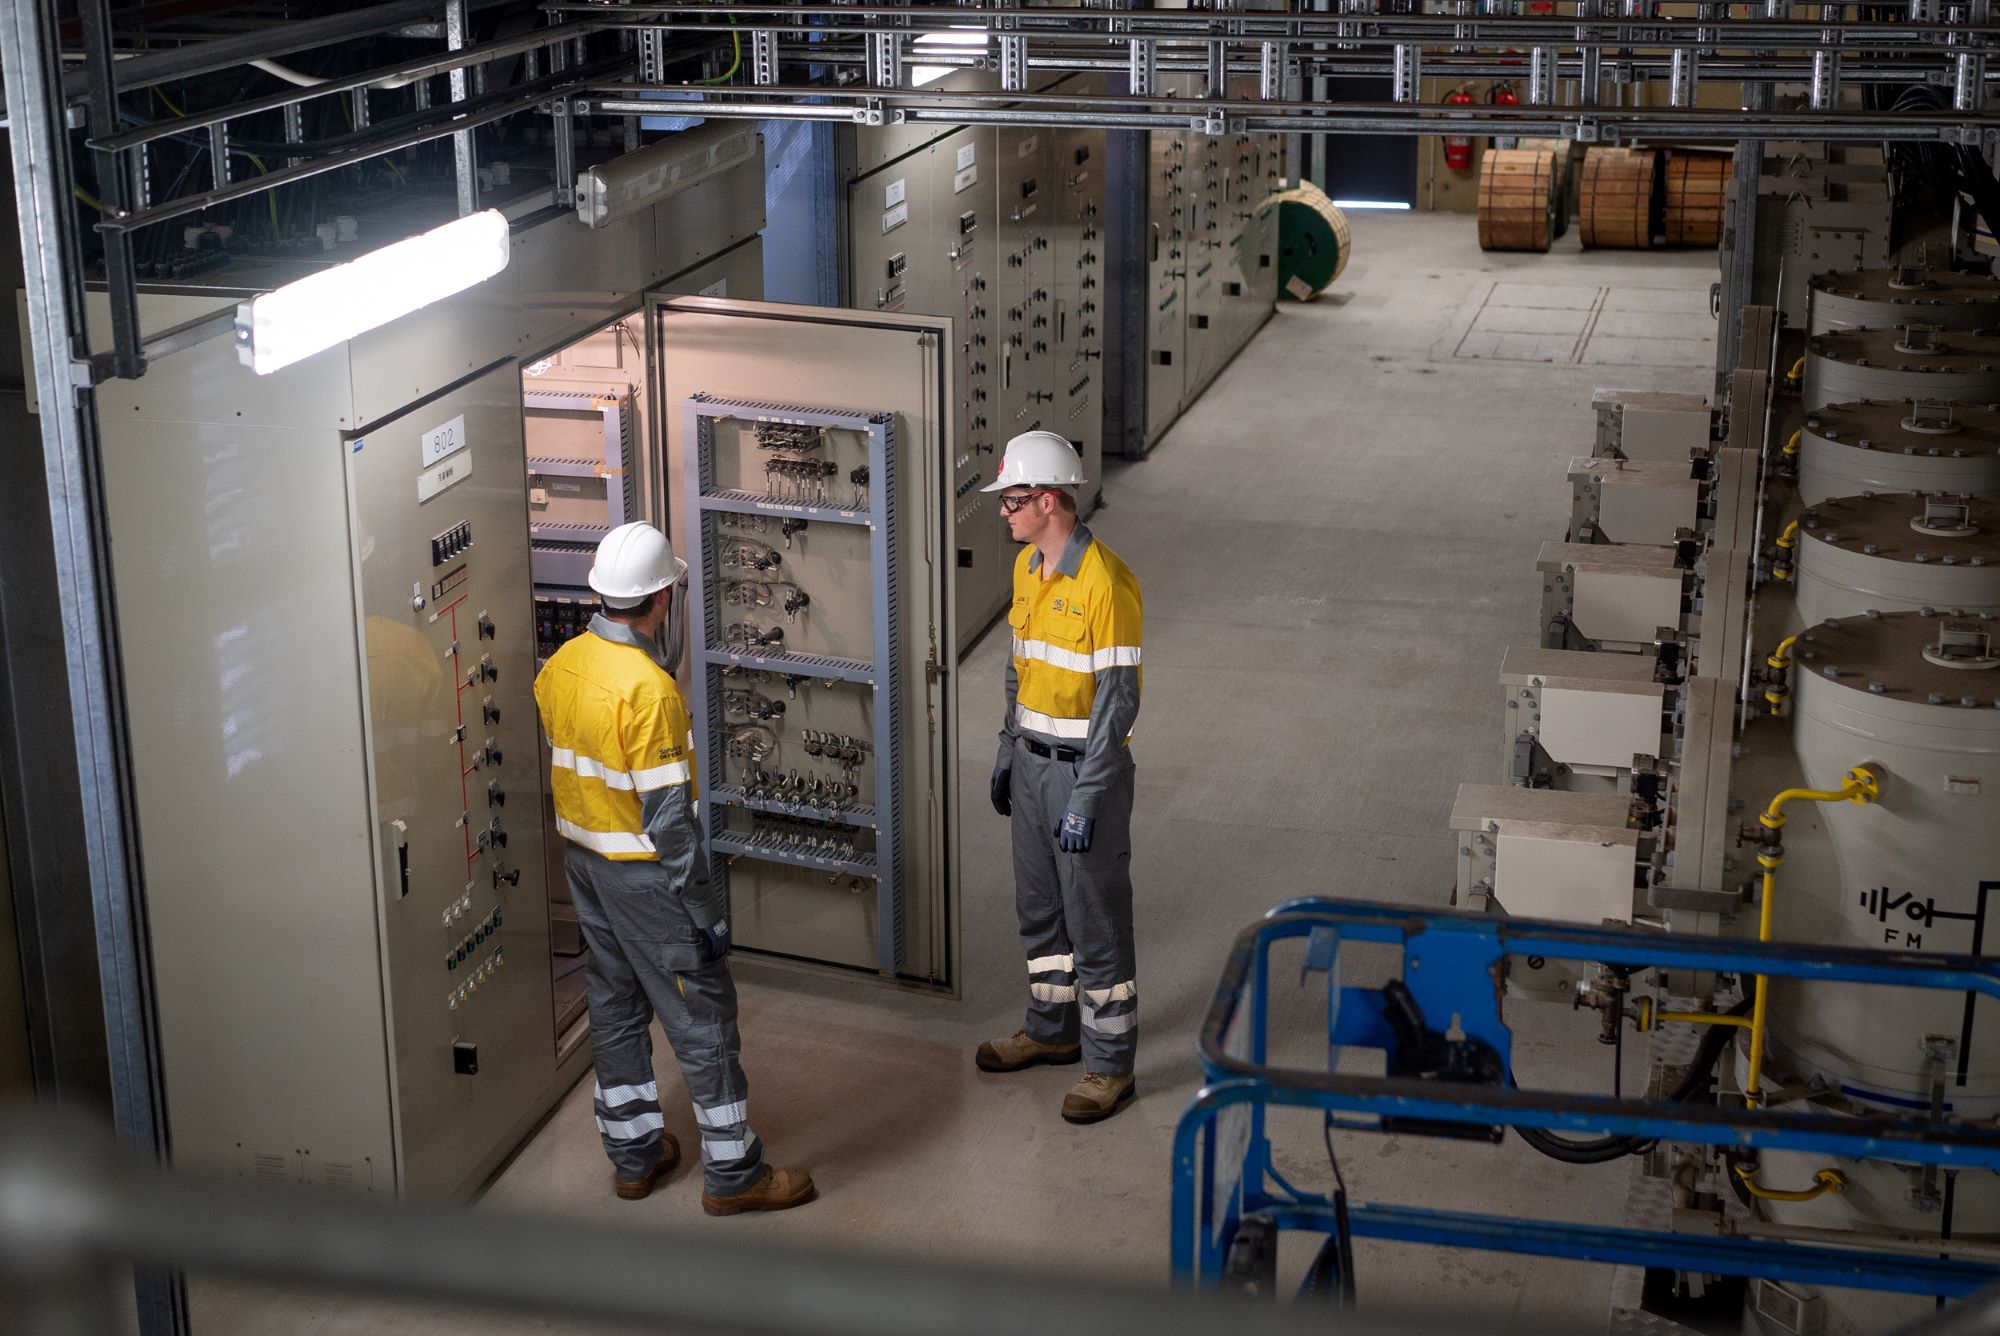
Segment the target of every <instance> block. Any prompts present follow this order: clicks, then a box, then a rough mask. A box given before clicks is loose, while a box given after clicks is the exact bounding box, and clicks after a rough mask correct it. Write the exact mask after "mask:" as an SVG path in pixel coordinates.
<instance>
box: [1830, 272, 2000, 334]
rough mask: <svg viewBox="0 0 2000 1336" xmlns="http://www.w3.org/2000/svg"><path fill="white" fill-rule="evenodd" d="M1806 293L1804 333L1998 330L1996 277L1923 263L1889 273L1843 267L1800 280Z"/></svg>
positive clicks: (1999, 281) (1999, 295) (1999, 313)
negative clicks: (1933, 327) (1901, 328)
mask: <svg viewBox="0 0 2000 1336" xmlns="http://www.w3.org/2000/svg"><path fill="white" fill-rule="evenodd" d="M1806 287H1807V288H1808V289H1809V291H1810V293H1811V300H1812V316H1811V323H1810V325H1809V327H1808V328H1809V332H1811V333H1814V334H1823V333H1825V332H1826V331H1827V330H1830V329H1893V328H1895V327H1896V326H1897V325H1908V324H1922V325H1938V326H1940V327H1942V328H1944V329H1992V328H1994V327H1995V326H2000V279H1995V278H1993V277H1992V276H1990V275H1987V274H1961V273H1956V272H1954V271H1952V270H1949V269H1932V268H1929V267H1928V266H1926V265H1921V264H1911V265H1899V266H1897V267H1896V268H1893V269H1843V270H1838V271H1834V272H1829V273H1824V274H1814V275H1813V276H1812V277H1811V278H1809V279H1808V280H1806Z"/></svg>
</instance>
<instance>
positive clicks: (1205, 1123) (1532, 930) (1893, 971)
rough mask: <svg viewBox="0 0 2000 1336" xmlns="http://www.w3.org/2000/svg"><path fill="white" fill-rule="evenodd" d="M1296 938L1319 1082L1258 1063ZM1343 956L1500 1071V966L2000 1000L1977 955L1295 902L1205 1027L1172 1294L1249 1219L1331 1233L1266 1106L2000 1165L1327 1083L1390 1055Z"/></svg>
mask: <svg viewBox="0 0 2000 1336" xmlns="http://www.w3.org/2000/svg"><path fill="white" fill-rule="evenodd" d="M1297 937H1304V938H1306V939H1307V947H1306V970H1307V971H1308V972H1310V971H1312V970H1325V971H1326V972H1327V976H1328V977H1327V1013H1328V1029H1329V1035H1328V1039H1329V1043H1330V1045H1331V1046H1332V1047H1331V1051H1330V1053H1329V1061H1328V1064H1327V1066H1328V1069H1327V1070H1317V1069H1310V1070H1309V1069H1293V1068H1285V1067H1275V1066H1271V1065H1270V1064H1269V1062H1268V1048H1269V1045H1268V1041H1269V1035H1268V1033H1267V1030H1268V1025H1269V1021H1270V1014H1271V1013H1270V987H1269V976H1270V948H1271V946H1272V944H1273V943H1274V942H1278V941H1283V940H1286V939H1290V938H1297ZM1346 942H1374V943H1386V944H1391V945H1396V946H1400V947H1401V948H1402V949H1403V976H1402V977H1403V982H1404V983H1405V984H1406V985H1407V986H1408V988H1409V989H1410V992H1411V994H1412V995H1413V996H1414V997H1415V999H1416V1001H1417V1002H1418V1003H1419V1004H1420V1005H1421V1007H1422V1008H1423V1012H1424V1014H1425V1016H1426V1017H1432V1018H1437V1022H1438V1023H1439V1024H1442V1023H1443V1021H1445V1020H1446V1019H1451V1020H1453V1021H1455V1023H1456V1026H1457V1029H1458V1030H1460V1031H1462V1032H1463V1033H1464V1035H1465V1037H1466V1038H1468V1039H1476V1040H1482V1041H1484V1042H1485V1043H1486V1044H1489V1045H1491V1046H1492V1048H1493V1050H1494V1052H1495V1053H1497V1054H1498V1056H1499V1057H1500V1059H1501V1061H1502V1063H1503V1064H1504V1065H1505V1070H1507V1071H1509V1072H1511V1070H1512V1056H1511V1054H1512V1048H1511V1043H1512V1036H1511V1034H1510V1033H1509V1031H1508V1029H1507V1026H1506V1023H1505V1022H1504V1021H1503V1020H1502V1019H1501V1015H1500V998H1501V992H1502V984H1501V980H1502V970H1503V967H1504V962H1505V958H1506V957H1507V956H1509V955H1529V954H1532V955H1539V956H1543V957H1545V958H1551V959H1557V960H1577V961H1588V962H1596V963H1599V964H1615V965H1620V966H1627V967H1632V968H1634V969H1646V968H1651V967H1657V966H1669V967H1674V968H1677V969H1682V970H1705V971H1713V972H1716V973H1723V974H1734V975H1738V976H1745V977H1747V976H1752V975H1758V974H1762V975H1767V976H1770V977H1772V978H1785V979H1809V980H1818V981H1824V982H1842V983H1854V984H1868V985H1883V986H1893V987H1902V988H1935V989H1942V990H1945V991H1951V992H1965V993H1968V994H1973V993H1977V994H1984V995H1986V996H1988V997H2000V961H1992V960H1986V959H1982V958H1980V957H1976V956H1963V955H1944V954H1926V953H1919V952H1898V951H1870V950H1855V949H1845V948H1832V947H1820V946H1802V945H1796V944H1792V943H1783V942H1765V943H1759V942H1734V941H1719V940H1715V939H1710V938H1698V937H1676V936H1672V935H1668V934H1665V933H1659V932H1647V931H1643V930H1635V929H1629V928H1591V927H1583V926H1579V925H1576V924H1568V923H1552V922H1546V921H1539V920H1532V919H1509V918H1500V917H1495V916H1491V915H1485V914H1468V913H1457V912H1425V911H1419V910H1412V909H1407V908H1403V907H1400V906H1396V905H1388V904H1380V903H1375V902H1370V901H1339V900H1331V899H1317V898H1314V899H1302V900H1294V901H1291V902H1290V903H1288V904H1284V905H1281V906H1279V907H1278V908H1277V909H1274V910H1272V911H1271V912H1270V913H1269V914H1268V915H1266V916H1265V918H1264V919H1263V920H1262V921H1261V922H1259V923H1256V924H1253V925H1252V926H1251V927H1249V928H1247V929H1245V930H1244V932H1243V933H1242V934H1241V935H1240V936H1238V937H1237V939H1236V942H1235V945H1234V946H1233V947H1232V948H1231V950H1230V954H1229V960H1228V964H1227V966H1226V968H1225V969H1224V971H1223V976H1222V980H1221V982H1220V983H1219V984H1218V985H1217V987H1216V992H1215V999H1214V1001H1213V1002H1212V1003H1211V1005H1210V1007H1209V1012H1208V1016H1207V1019H1206V1020H1205V1022H1204V1023H1203V1026H1202V1031H1201V1054H1200V1056H1201V1064H1202V1074H1203V1088H1202V1089H1201V1090H1200V1091H1199V1092H1198V1093H1197V1094H1196V1095H1195V1097H1194V1099H1193V1101H1192V1102H1191V1103H1190V1105H1189V1107H1188V1110H1187V1112H1186V1113H1185V1114H1183V1115H1182V1117H1181V1121H1180V1125H1179V1128H1178V1129H1177V1130H1176V1133H1175V1137H1174V1195H1173V1217H1172V1228H1173V1276H1174V1279H1175V1281H1176V1283H1179V1284H1184V1285H1201V1286H1213V1285H1215V1284H1216V1283H1217V1282H1218V1281H1219V1280H1220V1278H1221V1276H1222V1268H1223V1263H1224V1260H1225V1258H1226V1257H1227V1255H1228V1252H1229V1248H1230V1244H1231V1242H1232V1240H1233V1239H1234V1238H1235V1235H1236V1231H1237V1227H1238V1225H1239V1224H1240V1222H1241V1221H1242V1220H1243V1219H1244V1218H1245V1217H1246V1216H1250V1215H1260V1216H1266V1217H1269V1218H1271V1219H1272V1220H1273V1222H1274V1223H1275V1224H1276V1226H1277V1227H1278V1228H1279V1229H1284V1230H1305V1231H1316V1232H1321V1233H1326V1234H1335V1233H1336V1232H1337V1231H1338V1230H1339V1228H1340V1225H1339V1218H1338V1215H1337V1213H1336V1209H1335V1203H1334V1201H1333V1200H1332V1198H1330V1197H1328V1196H1326V1195H1322V1194H1316V1193H1310V1192H1304V1191H1301V1190H1299V1189H1297V1188H1295V1187H1293V1186H1292V1185H1291V1184H1289V1183H1287V1182H1286V1181H1285V1180H1284V1179H1283V1178H1282V1177H1281V1176H1280V1175H1279V1174H1278V1172H1277V1170H1276V1168H1275V1167H1274V1166H1273V1164H1272V1159H1271V1145H1270V1142H1269V1140H1268V1139H1267V1137H1266V1135H1265V1121H1264V1119H1265V1109H1266V1107H1267V1106H1269V1105H1274V1104H1276V1105H1287V1106H1292V1107H1297V1108H1308V1109H1319V1110H1322V1111H1324V1115H1325V1117H1326V1118H1327V1120H1328V1123H1329V1125H1330V1126H1331V1127H1332V1128H1336V1129H1338V1128H1347V1129H1357V1130H1372V1131H1380V1130H1382V1120H1384V1119H1398V1120H1402V1119H1421V1120H1425V1121H1428V1122H1432V1123H1439V1124H1452V1125H1455V1126H1457V1127H1459V1128H1462V1129H1465V1130H1466V1131H1476V1130H1478V1129H1488V1128H1494V1127H1517V1128H1519V1127H1528V1128H1547V1129H1551V1130H1555V1131H1564V1132H1580V1133H1588V1134H1592V1135H1623V1136H1631V1137H1635V1138H1641V1139H1659V1140H1663V1141H1678V1142H1688V1143H1697V1144H1704V1145H1712V1146H1731V1147H1739V1148H1743V1149H1763V1148H1768V1149H1772V1150H1792V1151H1806V1152H1813V1153H1818V1154H1824V1155H1827V1156H1830V1157H1835V1158H1841V1159H1850V1160H1888V1161H1894V1162H1897V1163H1904V1164H1931V1165H1939V1166H1942V1167H1944V1168H1946V1169H1984V1170H1993V1169H2000V1131H1996V1130H1994V1129H1992V1128H1986V1127H1972V1126H1968V1125H1966V1124H1963V1123H1955V1122H1951V1121H1949V1120H1942V1121H1934V1120H1932V1119H1931V1118H1930V1117H1929V1116H1918V1115H1911V1116H1905V1117H1883V1118H1879V1119H1877V1118H1870V1119H1867V1120H1863V1119H1859V1118H1848V1117H1839V1116H1835V1115H1829V1114H1819V1113H1796V1112H1785V1111H1779V1110H1770V1109H1747V1108H1745V1109H1727V1108H1722V1107H1719V1106H1717V1105H1714V1104H1712V1103H1706V1102H1702V1103H1696V1102H1689V1103H1684V1104H1682V1103H1672V1102H1668V1101H1662V1100H1644V1099H1615V1098H1610V1097H1607V1096H1597V1095H1576V1094H1568V1093H1554V1092H1548V1091H1539V1090H1523V1089H1520V1088H1518V1087H1516V1086H1514V1085H1512V1084H1511V1083H1510V1084H1506V1085H1479V1084H1470V1083H1465V1082H1448V1081H1438V1080H1419V1079H1414V1078H1410V1077H1395V1076H1364V1075H1353V1074H1347V1073H1341V1072H1336V1071H1333V1070H1331V1069H1332V1067H1333V1066H1334V1062H1333V1059H1334V1058H1337V1056H1338V1054H1339V1050H1340V1049H1341V1048H1343V1047H1354V1048H1372V1049H1380V1050H1387V1051H1393V1049H1394V1046H1395V1042H1396V1041H1395V1037H1394V1034H1393V1032H1392V1031H1391V1030H1390V1028H1389V1026H1388V1024H1387V1021H1386V1020H1385V1015H1384V1000H1383V994H1382V992H1381V991H1380V990H1378V989H1372V988H1354V987H1344V986H1342V984H1341V982H1340V947H1341V946H1342V944H1344V943H1346ZM1345 1217H1346V1228H1347V1231H1348V1233H1349V1234H1350V1235H1351V1236H1353V1237H1360V1238H1376V1239H1388V1240H1393V1241H1396V1242H1402V1243H1423V1244H1431V1245H1435V1246H1441V1247H1452V1248H1477V1249H1483V1250H1489V1251H1498V1252H1515V1253H1527V1254H1534V1255H1538V1256H1545V1257H1566V1258H1571V1259H1574V1260H1577V1261H1586V1262H1601V1263H1623V1264H1630V1265H1636V1266H1642V1267H1660V1268H1671V1269H1675V1270H1685V1271H1690V1272H1702V1273H1707V1274H1712V1275H1731V1276H1761V1277H1766V1278H1769V1279H1773V1280H1779V1281H1796V1282H1802V1283H1809V1284H1822V1285H1835V1286H1846V1287H1850V1288H1855V1289H1869V1290H1886V1291H1894V1292H1899V1293H1905V1294H1922V1295H1940V1296H1944V1297H1948V1298H1956V1297H1962V1296H1964V1295H1967V1294H1970V1293H1972V1292H1973V1291H1975V1290H1978V1289H1980V1288H1982V1287H1984V1286H1986V1285H1989V1284H1991V1283H1993V1282H1994V1281H1995V1280H1996V1279H2000V1267H1996V1266H1994V1265H1992V1264H1986V1263H1975V1262H1970V1261H1964V1260H1954V1259H1947V1258H1937V1257H1928V1256H1919V1255H1912V1254H1908V1253H1885V1252H1871V1251H1865V1250H1861V1249H1854V1248H1844V1247H1843V1248H1828V1247H1813V1246H1809V1245H1805V1244H1795V1243H1786V1242H1779V1241H1772V1240H1767V1239H1749V1238H1739V1237H1706V1236H1701V1235H1692V1234H1677V1233H1671V1232H1653V1231H1648V1230H1639V1229H1607V1228H1604V1227H1602V1226H1598V1225H1588V1226H1586V1225H1579V1224H1574V1223H1569V1222H1565V1221H1555V1220H1534V1219H1526V1220H1524V1219H1518V1218H1514V1217H1511V1216H1493V1215H1480V1214H1473V1213H1469V1212H1462V1211H1444V1210H1433V1209H1428V1208H1420V1207H1412V1206H1398V1205H1392V1204H1384V1203H1373V1202H1369V1203H1355V1204H1350V1205H1348V1207H1347V1209H1346V1212H1345Z"/></svg>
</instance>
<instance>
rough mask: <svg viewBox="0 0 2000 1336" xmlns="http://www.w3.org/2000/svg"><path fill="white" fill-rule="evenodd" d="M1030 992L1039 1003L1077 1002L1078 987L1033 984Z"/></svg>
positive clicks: (1071, 984) (1029, 989)
mask: <svg viewBox="0 0 2000 1336" xmlns="http://www.w3.org/2000/svg"><path fill="white" fill-rule="evenodd" d="M1028 992H1029V994H1030V995H1031V996H1032V997H1033V998H1034V999H1035V1001H1037V1002H1074V1001H1076V985H1075V984H1073V983H1031V984H1029V985H1028Z"/></svg>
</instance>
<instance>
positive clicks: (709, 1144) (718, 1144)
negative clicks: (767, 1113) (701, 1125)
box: [701, 1128, 754, 1161]
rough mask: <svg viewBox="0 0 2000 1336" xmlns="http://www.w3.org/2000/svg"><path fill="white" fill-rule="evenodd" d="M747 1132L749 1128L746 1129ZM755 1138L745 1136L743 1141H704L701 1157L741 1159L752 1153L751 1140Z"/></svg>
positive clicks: (709, 1158)
mask: <svg viewBox="0 0 2000 1336" xmlns="http://www.w3.org/2000/svg"><path fill="white" fill-rule="evenodd" d="M744 1130H745V1131H746V1132H747V1131H748V1130H749V1129H748V1128H745V1129H744ZM753 1139H754V1138H752V1137H749V1136H745V1137H744V1138H743V1139H742V1140H741V1141H703V1142H702V1143H701V1158H702V1159H704V1160H724V1161H728V1160H740V1159H742V1158H743V1157H744V1156H745V1155H748V1154H749V1153H750V1142H751V1141H752V1140H753Z"/></svg>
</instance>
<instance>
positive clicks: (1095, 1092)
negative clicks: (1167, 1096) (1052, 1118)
mask: <svg viewBox="0 0 2000 1336" xmlns="http://www.w3.org/2000/svg"><path fill="white" fill-rule="evenodd" d="M1138 1093H1139V1084H1138V1082H1137V1081H1134V1080H1133V1079H1132V1078H1131V1077H1129V1076H1107V1075H1106V1074H1104V1073H1103V1072H1091V1073H1089V1074H1087V1075H1086V1076H1085V1077H1084V1078H1083V1079H1082V1080H1081V1081H1078V1082H1077V1083H1076V1084H1075V1085H1073V1086H1071V1087H1070V1090H1069V1093H1068V1094H1067V1095H1064V1096H1063V1103H1062V1116H1063V1121H1064V1122H1070V1123H1101V1122H1103V1121H1104V1120H1105V1119H1106V1118H1109V1117H1110V1116H1111V1115H1112V1114H1114V1113H1116V1112H1118V1110H1119V1109H1121V1108H1123V1107H1124V1106H1125V1105H1126V1103H1127V1102H1129V1101H1130V1100H1131V1098H1132V1096H1134V1095H1136V1094H1138Z"/></svg>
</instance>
